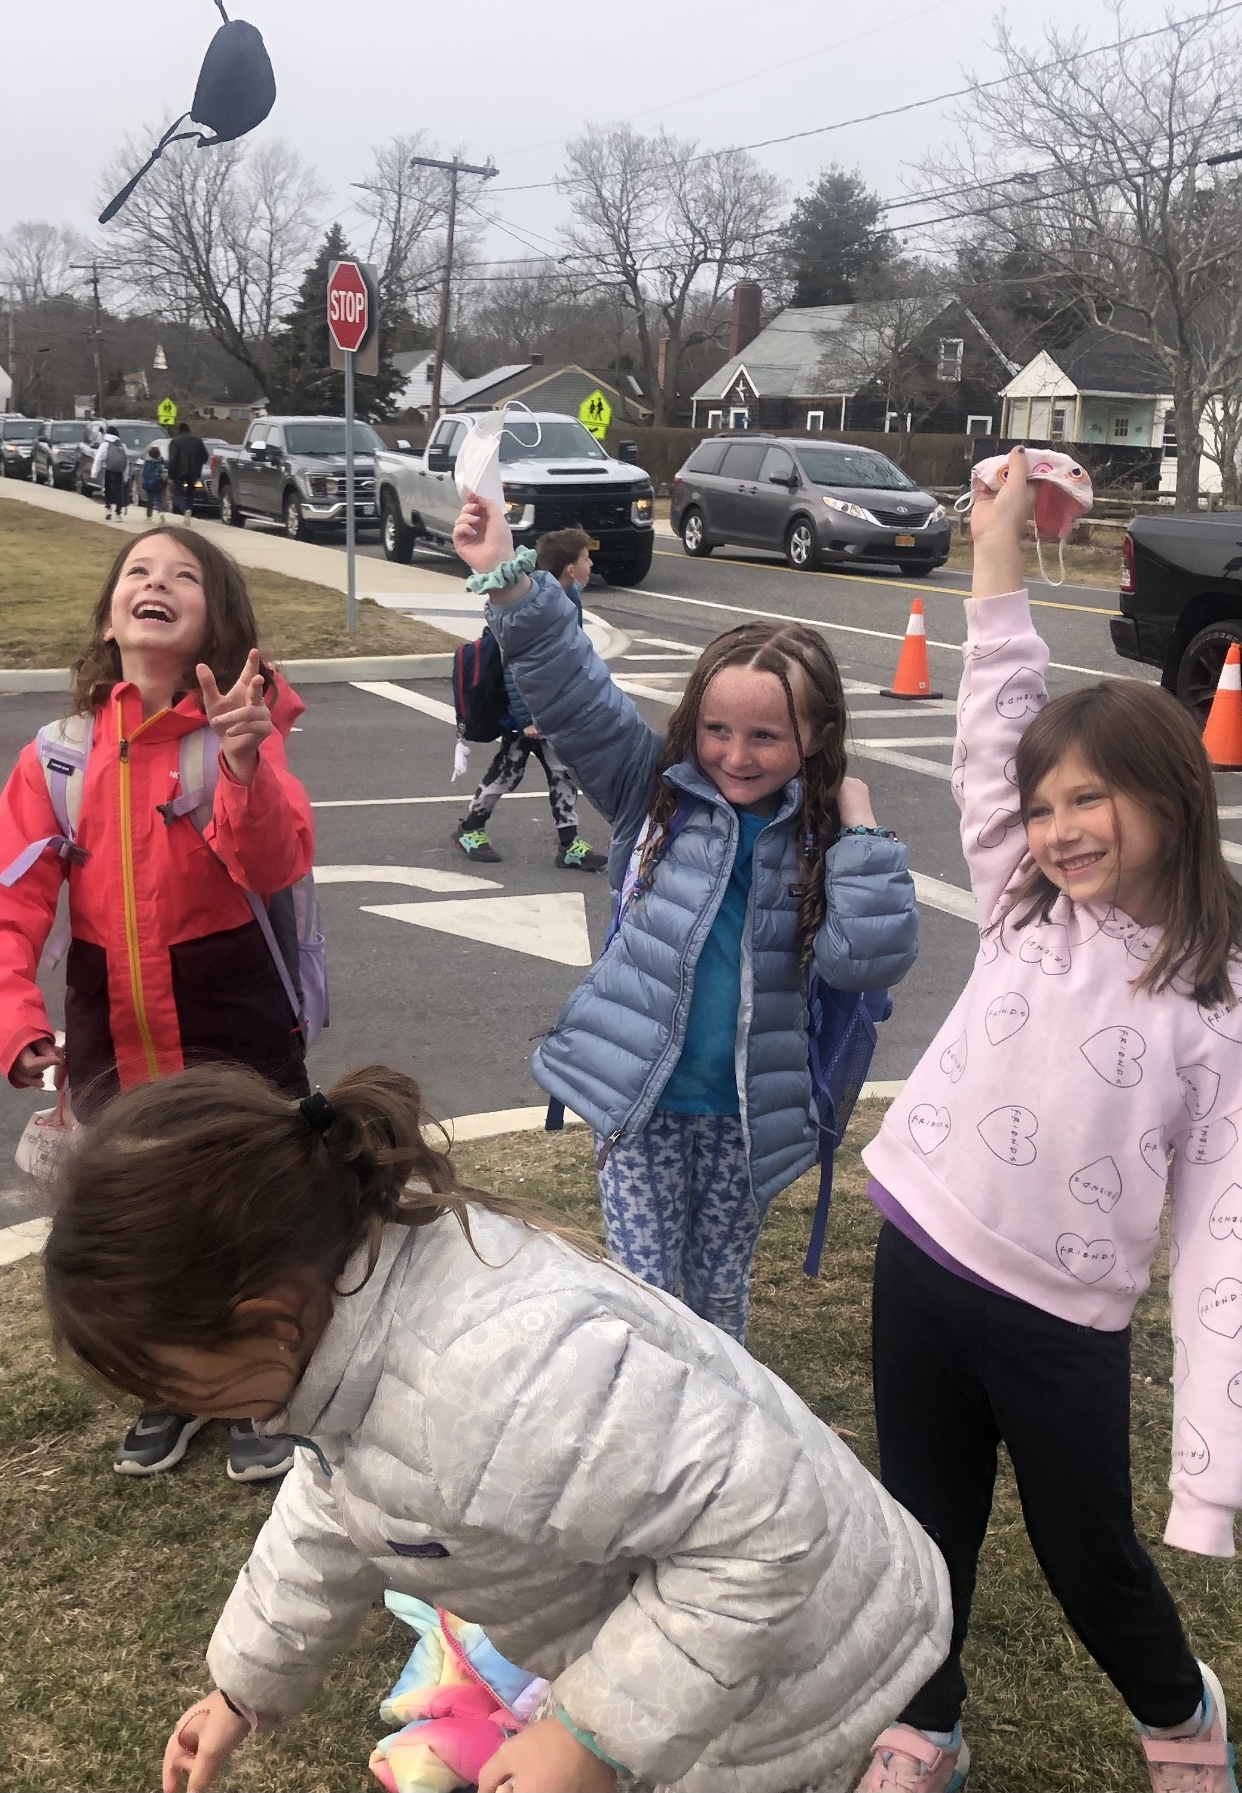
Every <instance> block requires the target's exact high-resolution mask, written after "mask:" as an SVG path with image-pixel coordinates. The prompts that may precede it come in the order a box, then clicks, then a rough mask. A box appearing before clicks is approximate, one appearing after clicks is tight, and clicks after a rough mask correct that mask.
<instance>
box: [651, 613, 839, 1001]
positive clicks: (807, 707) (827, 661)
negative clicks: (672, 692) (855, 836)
mask: <svg viewBox="0 0 1242 1793" xmlns="http://www.w3.org/2000/svg"><path fill="white" fill-rule="evenodd" d="M726 666H745V667H749V668H751V669H752V670H753V671H755V672H770V673H771V674H772V675H773V677H774V678H777V679H779V680H780V684H781V689H782V690H783V691H784V693H785V702H786V704H787V705H788V706H789V721H790V726H791V727H792V729H793V735H794V741H795V742H796V744H797V748H798V770H799V776H800V778H801V781H802V807H801V813H800V816H799V819H798V845H799V858H800V861H801V871H800V877H799V882H798V883H797V884H796V885H795V886H794V887H793V892H794V894H795V895H796V896H797V897H799V898H800V908H799V914H798V936H799V958H800V963H801V964H802V965H803V966H805V965H808V964H809V963H810V960H811V954H812V952H813V950H814V945H815V935H816V933H817V932H818V930H819V926H820V923H821V922H822V921H823V919H824V910H825V907H826V896H825V892H824V855H825V854H826V853H827V851H828V848H829V847H830V846H831V845H832V843H833V841H834V839H835V838H836V833H837V829H838V828H839V827H840V825H841V816H840V811H839V809H838V807H837V795H838V792H839V791H840V789H841V780H842V779H843V778H844V777H845V772H846V764H847V761H846V754H845V725H846V710H845V693H844V691H843V690H842V688H841V674H840V672H839V670H838V668H837V663H836V660H835V659H834V658H833V655H832V651H831V649H830V648H829V647H828V645H827V643H826V642H825V641H824V639H823V637H822V636H821V635H819V634H818V633H817V632H816V631H815V630H814V629H809V628H806V627H804V626H803V625H802V624H801V623H780V624H776V625H773V624H772V623H761V622H754V623H742V624H741V625H740V626H739V627H738V628H736V629H730V630H728V631H727V632H726V633H725V634H724V635H718V636H717V637H716V639H715V641H713V642H710V643H709V644H708V646H707V647H706V648H704V650H703V652H702V654H701V655H700V656H699V659H698V661H697V662H696V664H695V667H694V670H693V672H692V673H691V674H690V677H689V680H688V681H687V684H686V689H685V693H684V695H683V696H682V700H681V702H680V703H679V704H678V706H677V708H676V709H675V710H674V712H673V716H672V720H671V721H670V723H669V726H668V733H667V734H666V735H665V737H664V747H663V750H662V751H661V754H660V758H659V762H658V767H657V770H658V773H659V777H658V778H657V782H656V788H655V795H654V798H653V800H652V804H651V808H650V809H649V811H648V812H647V829H646V836H645V839H644V841H643V848H642V856H641V858H640V860H639V867H638V876H637V878H636V880H635V883H634V891H633V897H632V899H631V900H633V901H638V900H639V899H640V898H641V897H642V896H643V895H644V894H645V893H646V892H647V891H648V890H650V888H651V885H652V883H653V881H654V878H655V872H656V867H657V866H658V865H659V863H660V860H661V859H662V858H663V856H664V852H665V849H666V848H667V845H668V829H669V824H670V822H671V821H672V819H673V816H674V813H675V812H676V809H677V801H678V798H677V792H676V790H675V789H674V788H673V786H672V785H670V784H669V783H668V781H667V779H665V778H664V776H663V774H664V773H665V772H666V771H667V770H668V769H669V767H670V766H676V765H678V764H680V762H681V761H682V760H685V759H694V758H695V742H696V738H697V731H698V721H699V710H700V708H701V706H702V703H703V698H704V696H705V694H706V692H707V688H708V686H709V685H710V684H711V682H712V680H713V679H714V678H715V677H716V674H717V673H718V672H721V671H722V670H723V669H724V668H725V667H726ZM795 685H796V686H797V687H798V690H797V693H796V695H795V689H794V688H795ZM799 703H800V704H801V707H802V714H801V717H799V713H798V706H799ZM807 741H811V742H814V746H813V748H812V749H811V751H810V752H809V753H808V752H807V749H806V743H807Z"/></svg>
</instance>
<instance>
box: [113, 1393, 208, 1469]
mask: <svg viewBox="0 0 1242 1793" xmlns="http://www.w3.org/2000/svg"><path fill="white" fill-rule="evenodd" d="M206 1424H207V1421H206V1420H205V1419H197V1418H195V1416H194V1415H193V1414H189V1413H169V1411H168V1410H167V1408H165V1407H153V1408H151V1409H150V1411H149V1412H147V1413H140V1414H139V1415H138V1418H137V1419H136V1420H135V1421H134V1423H133V1425H132V1426H131V1427H130V1428H129V1431H128V1432H127V1433H126V1434H125V1437H124V1439H123V1440H122V1442H121V1447H120V1449H119V1450H118V1451H117V1454H116V1456H115V1457H114V1458H113V1459H112V1467H113V1469H115V1470H116V1473H117V1474H118V1475H159V1473H160V1472H161V1470H164V1469H174V1468H175V1467H176V1465H177V1464H178V1463H180V1461H181V1459H182V1458H183V1457H184V1456H185V1453H186V1446H187V1445H188V1444H189V1442H190V1440H191V1438H193V1436H194V1434H195V1433H196V1432H201V1431H202V1429H203V1427H204V1426H205V1425H206Z"/></svg>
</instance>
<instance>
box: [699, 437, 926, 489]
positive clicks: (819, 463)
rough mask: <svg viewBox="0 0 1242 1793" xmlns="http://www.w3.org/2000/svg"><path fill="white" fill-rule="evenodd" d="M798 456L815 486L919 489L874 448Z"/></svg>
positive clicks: (801, 452)
mask: <svg viewBox="0 0 1242 1793" xmlns="http://www.w3.org/2000/svg"><path fill="white" fill-rule="evenodd" d="M733 452H736V451H733ZM798 459H799V460H800V461H801V462H802V471H803V472H804V473H805V474H806V476H807V478H808V479H809V480H810V482H811V484H812V485H814V486H866V487H868V488H869V489H870V490H871V491H874V492H913V491H915V490H917V488H916V486H915V484H914V481H913V480H912V479H907V478H906V476H905V474H904V473H903V472H902V471H901V468H900V467H895V466H894V465H893V463H892V461H890V460H889V459H888V456H887V455H882V454H877V453H876V452H875V450H874V449H873V448H846V447H841V448H838V447H837V446H836V445H835V443H834V444H833V446H832V447H828V446H825V447H823V448H819V447H815V448H800V449H799V450H798ZM729 471H730V472H732V468H730V469H729Z"/></svg>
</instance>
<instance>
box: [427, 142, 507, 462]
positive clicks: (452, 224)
mask: <svg viewBox="0 0 1242 1793" xmlns="http://www.w3.org/2000/svg"><path fill="white" fill-rule="evenodd" d="M410 167H411V168H443V169H444V171H445V173H446V174H447V175H448V177H449V209H448V230H447V232H446V235H445V243H444V279H443V280H442V282H441V284H440V317H439V321H438V323H437V324H436V350H435V354H436V364H435V368H434V369H433V371H432V375H431V403H430V404H429V405H428V407H427V427H428V429H429V430H430V429H434V428H435V425H436V419H437V418H438V417H439V415H440V381H441V374H442V371H443V368H444V344H445V339H446V337H447V336H448V320H449V299H450V297H451V294H452V289H453V239H454V237H455V235H456V232H457V177H458V176H459V175H462V174H477V175H479V176H480V178H481V179H483V180H485V181H490V180H492V179H494V178H495V176H496V175H498V174H499V173H500V170H499V168H496V167H494V166H493V164H492V160H491V158H490V156H489V158H488V161H487V165H486V167H484V168H475V167H473V166H472V165H471V164H470V163H469V162H461V161H459V160H458V159H457V157H456V156H454V157H453V160H452V161H451V162H437V161H436V159H435V157H434V156H411V157H410Z"/></svg>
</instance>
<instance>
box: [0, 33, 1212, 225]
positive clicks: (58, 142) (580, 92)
mask: <svg viewBox="0 0 1242 1793" xmlns="http://www.w3.org/2000/svg"><path fill="white" fill-rule="evenodd" d="M227 4H228V11H229V14H230V16H231V17H242V18H246V19H249V20H250V21H251V22H252V23H253V24H255V25H257V26H258V27H259V29H260V30H261V31H262V32H263V35H264V38H265V40H266V42H267V46H268V50H269V53H270V55H271V58H272V62H273V64H274V67H275V70H276V80H277V87H278V93H277V99H276V105H275V108H274V110H273V112H272V115H271V117H270V118H269V119H268V120H267V122H266V123H265V124H264V125H262V126H261V127H260V129H259V131H258V132H256V133H254V135H253V136H252V138H251V139H250V141H252V142H257V141H259V140H260V139H262V138H265V137H281V138H283V139H284V140H285V141H287V142H288V143H290V144H291V145H292V146H293V147H294V148H295V149H296V150H297V151H298V152H299V153H300V154H301V155H302V156H303V157H305V158H306V160H308V161H309V162H311V163H312V164H313V165H314V166H315V167H316V169H317V170H318V172H319V174H320V176H321V178H322V179H323V181H324V182H325V184H326V185H327V186H328V188H329V190H330V192H331V194H332V198H331V199H330V201H329V203H328V205H327V206H326V207H325V220H326V218H327V217H329V216H331V215H333V214H335V215H337V216H339V217H340V219H341V222H342V224H343V226H344V227H345V230H346V233H347V234H348V233H349V229H350V225H351V223H352V222H353V221H354V214H353V213H352V212H351V211H350V209H349V202H350V190H349V183H350V182H351V181H355V180H360V179H361V178H362V177H363V175H364V173H365V171H366V168H367V165H368V162H369V148H370V145H371V144H373V143H377V142H380V141H382V140H383V139H385V138H387V137H390V136H392V135H393V134H394V133H396V132H399V131H414V130H419V129H422V130H425V131H426V132H427V133H428V135H429V137H430V138H431V139H433V140H434V141H435V142H436V143H438V144H439V146H440V147H441V149H442V150H444V151H446V152H451V151H452V150H453V149H459V150H461V151H463V152H465V154H466V155H467V157H468V159H469V160H471V161H478V162H483V161H485V160H486V159H487V156H488V155H489V154H490V155H491V156H492V157H493V158H494V160H495V161H496V163H497V165H498V166H499V169H500V178H499V179H497V180H496V181H495V182H493V183H492V184H491V186H490V188H489V191H488V207H489V210H490V211H491V212H492V213H493V214H494V215H495V216H496V217H497V218H498V219H500V220H501V221H502V222H503V223H504V224H507V225H508V226H510V227H511V228H512V230H514V231H516V232H517V233H518V236H519V237H521V238H524V239H525V242H520V241H518V240H515V238H514V237H512V236H509V235H506V234H505V233H504V232H503V231H502V230H500V229H496V228H494V229H492V230H491V231H490V232H489V234H488V236H487V238H486V247H485V250H484V253H485V254H486V255H487V256H489V257H491V258H495V257H500V256H508V255H510V254H512V255H513V256H515V257H520V256H525V255H528V254H529V253H530V249H531V247H532V246H533V247H534V248H536V249H543V248H546V247H550V246H551V244H550V242H549V239H554V238H555V235H556V228H557V225H558V223H559V222H560V221H561V220H562V219H563V218H564V216H565V210H564V202H563V201H562V200H561V198H560V196H559V195H558V194H557V193H556V192H555V191H554V190H550V189H540V188H536V189H535V190H534V191H525V192H515V191H505V189H512V188H514V187H525V186H527V185H528V184H530V183H537V182H545V181H550V180H552V179H553V177H554V176H555V175H556V173H557V172H558V169H559V168H560V166H561V159H562V146H563V144H564V142H565V140H566V138H568V137H571V136H573V135H574V134H575V133H576V132H578V131H579V130H581V129H582V127H583V126H584V125H585V124H586V123H588V122H589V121H591V120H595V121H598V122H600V123H607V122H611V121H614V120H621V119H628V120H630V121H631V122H632V123H634V124H635V125H636V126H637V127H638V128H639V129H644V130H649V129H654V128H655V127H656V126H657V125H659V124H664V125H667V126H668V127H669V129H671V130H674V131H676V132H677V133H679V134H681V135H684V136H688V137H694V138H697V139H698V140H699V141H700V142H701V143H702V144H703V145H704V146H705V147H708V146H713V147H716V146H724V145H726V144H730V143H743V144H746V143H751V142H754V141H756V140H758V139H761V138H767V137H775V136H779V135H782V134H784V133H786V132H792V131H799V130H807V129H810V128H811V127H813V126H817V125H823V124H827V123H829V122H831V121H833V120H839V119H847V118H852V117H854V116H855V115H857V114H859V113H865V112H869V111H873V110H876V109H879V108H881V107H886V106H895V105H901V104H903V103H906V102H908V101H911V100H916V99H919V98H922V97H923V96H925V95H930V94H935V93H939V92H942V91H944V90H946V89H949V88H953V87H957V86H960V85H961V84H962V80H961V75H962V70H963V67H965V68H967V69H968V70H969V71H970V72H972V73H974V74H976V75H978V76H979V77H980V78H984V79H986V77H987V76H988V75H989V74H992V73H994V72H995V68H996V60H995V58H994V56H993V55H992V54H991V52H990V50H989V48H988V44H987V39H988V35H989V32H988V26H987V20H988V18H989V16H990V9H989V7H988V5H987V4H986V0H984V4H982V5H981V4H980V3H979V0H867V3H859V0H853V3H851V4H845V3H844V0H829V3H828V4H825V0H759V3H758V4H756V3H754V0H751V3H749V4H744V3H743V0H709V3H708V4H704V3H703V0H697V3H696V0H690V3H687V0H681V4H672V3H671V0H594V3H592V0H504V3H503V4H502V3H501V0H474V4H473V5H472V6H470V7H468V8H467V7H465V6H462V5H460V4H454V3H453V0H439V4H431V3H428V0H424V3H422V4H418V5H415V4H413V3H412V0H366V3H365V4H349V3H348V0H227ZM1178 10H1179V11H1187V12H1188V11H1192V10H1194V7H1193V5H1192V4H1190V0H1186V3H1185V4H1184V5H1182V6H1179V8H1178ZM1164 12H1165V0H1131V3H1130V4H1129V6H1128V7H1127V12H1126V19H1127V24H1128V26H1129V28H1130V29H1142V28H1143V27H1144V26H1152V25H1156V24H1159V23H1161V22H1162V20H1163V16H1164ZM1043 19H1047V20H1048V21H1050V22H1052V23H1054V24H1056V25H1058V26H1060V27H1062V28H1063V29H1072V28H1073V27H1074V26H1075V25H1081V26H1083V27H1084V29H1085V30H1086V32H1087V34H1088V38H1089V41H1091V42H1100V41H1102V40H1103V39H1104V38H1106V37H1107V36H1108V35H1109V32H1110V25H1111V17H1110V14H1109V11H1108V9H1107V8H1106V7H1105V6H1104V5H1103V4H1101V3H1100V0H1041V4H1040V6H1039V7H1038V8H1035V7H1032V8H1030V9H1029V10H1028V12H1027V17H1026V20H1025V21H1024V20H1022V19H1021V18H1020V17H1019V18H1016V19H1015V22H1016V23H1018V25H1019V30H1020V35H1021V36H1022V37H1023V38H1024V40H1026V41H1029V42H1031V43H1032V44H1035V43H1038V41H1039V38H1040V21H1041V20H1043ZM219 22H220V21H219V15H218V13H217V12H216V9H215V7H214V5H213V4H212V3H211V0H172V3H171V4H168V3H164V4H156V5H155V6H153V7H148V6H135V5H132V4H129V3H128V0H54V3H53V0H41V3H34V4H31V3H30V0H0V27H2V41H3V47H4V70H5V73H4V83H3V85H4V92H3V97H2V98H0V166H3V168H4V170H5V176H4V180H3V182H2V183H0V230H3V229H7V228H8V227H9V226H10V225H12V224H13V223H15V222H16V221H17V220H18V219H20V218H47V219H49V220H51V221H52V222H54V223H62V222H63V223H70V224H73V225H75V226H77V227H78V228H79V229H82V230H84V231H89V230H91V229H92V228H93V224H94V217H95V215H96V214H97V212H98V211H99V209H100V200H101V195H100V193H99V190H98V181H99V175H100V171H101V169H102V167H103V166H104V164H105V163H107V162H108V161H109V160H110V158H111V156H112V154H113V152H114V150H115V149H116V148H117V147H118V146H119V144H120V142H121V140H122V138H123V137H124V136H125V135H126V133H127V132H137V133H138V134H139V135H141V136H144V137H146V136H148V135H149V136H150V137H151V140H152V141H153V140H154V132H153V131H152V130H151V129H150V127H153V126H156V125H157V124H158V121H159V120H160V118H161V115H163V114H164V113H165V112H167V113H168V114H169V115H174V114H175V113H176V112H179V111H181V110H183V109H184V108H185V107H187V106H188V105H189V103H190V99H191V97H192V94H193V89H194V81H195V77H196V75H197V71H198V67H199V63H200V61H201V59H202V56H203V53H204V51H205V49H206V47H207V44H208V42H209V40H210V38H211V36H212V33H213V31H214V30H215V29H216V27H217V26H218V25H219ZM949 134H950V126H949V125H948V123H947V121H946V118H945V115H944V111H943V110H942V109H941V108H939V107H927V108H925V109H922V110H919V111H915V112H912V113H909V114H908V115H906V116H905V117H901V118H896V119H889V120H885V121H882V122H879V123H874V124H869V125H860V126H851V127H850V128H848V129H845V130H837V131H830V132H826V133H824V134H823V135H820V136H814V137H809V138H805V139H803V140H801V141H799V142H795V143H790V144H784V145H780V146H773V147H771V148H767V149H762V150H758V151H756V154H757V156H758V158H759V159H760V160H761V161H762V162H763V163H764V164H765V165H766V166H767V167H769V168H770V169H772V170H773V172H775V173H776V174H778V175H780V176H781V177H782V178H783V179H785V180H787V181H788V182H790V184H791V191H792V192H794V193H797V192H799V191H801V190H803V189H804V188H805V187H806V186H807V184H808V183H809V182H810V181H811V180H813V179H814V177H815V175H816V174H817V173H818V171H819V170H820V168H822V167H823V166H825V165H826V164H827V163H829V162H831V161H834V160H835V161H838V162H841V163H843V164H844V165H845V166H846V167H855V166H856V167H858V168H859V169H860V171H861V173H862V174H863V176H864V178H865V179H866V180H867V181H868V182H869V183H870V184H871V185H872V186H873V187H874V188H875V189H876V190H877V191H879V192H880V193H881V194H884V195H886V196H896V195H897V194H899V193H901V192H902V191H903V189H904V188H905V187H906V186H907V185H908V183H909V182H910V180H911V179H912V178H913V177H912V164H914V163H915V162H917V161H918V159H919V157H920V156H921V155H922V154H924V153H925V152H926V151H927V150H928V149H929V148H932V147H935V146H936V145H937V144H938V143H940V142H942V141H944V139H945V138H946V136H947V135H949ZM207 153H210V152H207Z"/></svg>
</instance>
